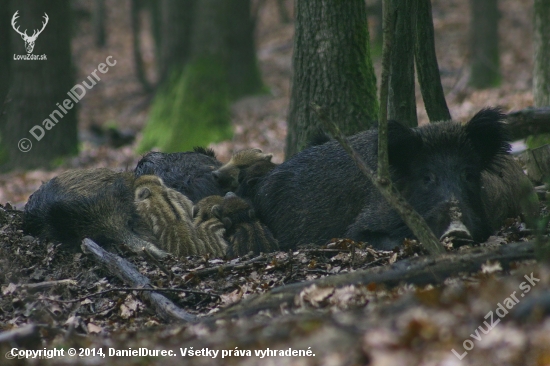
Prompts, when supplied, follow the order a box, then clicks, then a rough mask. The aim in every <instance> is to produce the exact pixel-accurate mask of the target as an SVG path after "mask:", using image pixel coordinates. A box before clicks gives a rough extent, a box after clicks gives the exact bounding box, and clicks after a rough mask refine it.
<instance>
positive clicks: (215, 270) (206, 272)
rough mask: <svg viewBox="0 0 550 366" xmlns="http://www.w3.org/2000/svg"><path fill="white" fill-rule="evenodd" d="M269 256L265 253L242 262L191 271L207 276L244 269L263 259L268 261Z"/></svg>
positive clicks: (196, 274)
mask: <svg viewBox="0 0 550 366" xmlns="http://www.w3.org/2000/svg"><path fill="white" fill-rule="evenodd" d="M266 260H267V258H266V257H265V256H264V255H260V256H258V257H255V258H252V259H250V260H248V261H245V262H241V263H235V264H222V265H220V266H216V267H210V268H205V269H199V270H197V271H191V272H189V273H192V274H194V275H195V276H198V277H199V278H202V277H206V276H208V275H211V274H214V273H223V272H224V271H226V270H233V269H244V268H246V267H248V266H250V265H251V264H254V263H258V262H261V261H266Z"/></svg>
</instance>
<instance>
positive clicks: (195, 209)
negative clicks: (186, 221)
mask: <svg viewBox="0 0 550 366" xmlns="http://www.w3.org/2000/svg"><path fill="white" fill-rule="evenodd" d="M198 214H199V206H197V205H193V208H192V209H191V216H193V218H195V217H197V215H198Z"/></svg>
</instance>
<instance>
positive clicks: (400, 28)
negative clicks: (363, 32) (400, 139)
mask: <svg viewBox="0 0 550 366" xmlns="http://www.w3.org/2000/svg"><path fill="white" fill-rule="evenodd" d="M392 8H393V11H395V18H394V19H395V21H394V27H395V33H394V37H393V47H392V53H391V69H390V70H391V72H390V86H389V100H388V118H389V119H394V120H397V121H399V122H401V123H403V124H404V125H406V126H409V127H416V126H417V125H418V119H417V116H416V98H415V95H414V52H415V36H414V31H415V29H416V17H415V16H412V14H416V10H417V2H416V0H392Z"/></svg>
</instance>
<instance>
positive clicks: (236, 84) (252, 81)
mask: <svg viewBox="0 0 550 366" xmlns="http://www.w3.org/2000/svg"><path fill="white" fill-rule="evenodd" d="M228 10H229V12H230V14H229V17H230V18H231V19H235V21H229V31H228V42H229V44H228V46H229V63H228V78H229V79H228V82H229V87H230V90H231V93H230V97H231V99H236V98H239V97H241V96H244V95H249V94H254V93H258V92H259V91H261V90H262V88H263V83H262V78H261V75H260V69H259V68H258V62H257V59H256V44H255V39H254V29H255V21H254V19H253V18H252V12H251V8H250V0H233V1H232V2H231V5H230V7H229V9H228ZM237 19H238V21H237Z"/></svg>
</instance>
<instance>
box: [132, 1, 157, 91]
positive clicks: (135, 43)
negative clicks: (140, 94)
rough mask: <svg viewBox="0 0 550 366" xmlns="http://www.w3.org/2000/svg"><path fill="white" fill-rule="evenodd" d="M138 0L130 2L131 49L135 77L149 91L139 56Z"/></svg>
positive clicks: (141, 59) (149, 87) (139, 24)
mask: <svg viewBox="0 0 550 366" xmlns="http://www.w3.org/2000/svg"><path fill="white" fill-rule="evenodd" d="M140 3H141V2H140V1H139V0H132V1H131V3H130V8H131V9H130V18H131V23H132V51H133V56H134V67H135V70H136V77H137V79H138V81H139V83H140V84H141V86H142V87H143V89H144V90H145V92H151V91H152V90H153V87H152V86H151V83H149V81H148V80H147V75H146V73H145V68H144V65H143V58H142V57H141V42H140V40H141V38H140V33H141V22H140V10H141V5H140Z"/></svg>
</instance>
